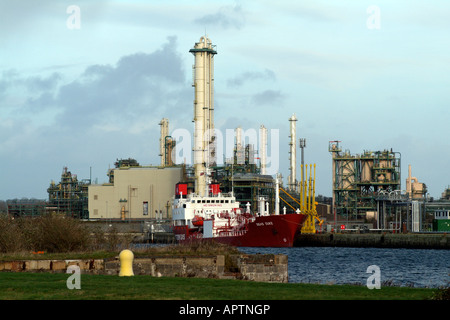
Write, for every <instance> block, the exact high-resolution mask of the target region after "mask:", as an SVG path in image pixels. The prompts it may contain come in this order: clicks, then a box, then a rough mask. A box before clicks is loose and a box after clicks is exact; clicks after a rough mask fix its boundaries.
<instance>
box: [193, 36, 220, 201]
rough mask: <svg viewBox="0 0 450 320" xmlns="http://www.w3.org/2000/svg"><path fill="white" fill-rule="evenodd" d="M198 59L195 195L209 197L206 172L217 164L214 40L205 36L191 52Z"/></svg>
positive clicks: (196, 62) (195, 69)
mask: <svg viewBox="0 0 450 320" xmlns="http://www.w3.org/2000/svg"><path fill="white" fill-rule="evenodd" d="M189 52H191V53H192V54H193V55H194V56H195V64H194V66H193V69H194V70H193V78H194V79H193V84H192V85H193V87H194V91H195V98H194V123H195V128H194V150H193V151H194V171H195V181H196V184H195V192H196V193H197V194H199V195H205V196H206V195H207V191H206V188H207V183H206V179H207V172H206V168H207V167H208V166H209V165H210V164H214V163H215V162H216V160H215V147H214V140H215V139H214V55H215V54H217V51H216V50H215V46H213V45H212V43H211V40H210V39H209V38H208V37H206V36H202V37H201V38H200V41H199V42H197V43H195V45H194V48H192V49H191V50H189Z"/></svg>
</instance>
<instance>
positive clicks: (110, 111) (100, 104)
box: [56, 37, 190, 127]
mask: <svg viewBox="0 0 450 320" xmlns="http://www.w3.org/2000/svg"><path fill="white" fill-rule="evenodd" d="M175 48H176V38H174V37H169V38H168V41H167V43H165V44H164V45H163V46H162V48H161V49H158V50H156V51H154V52H153V53H135V54H131V55H127V56H124V57H122V58H121V59H120V60H119V61H118V62H117V63H116V64H115V65H91V66H89V67H87V68H86V69H85V71H84V73H83V74H82V75H81V76H80V77H79V78H78V79H76V80H74V81H72V82H71V83H68V84H67V85H64V86H62V87H61V88H60V90H59V92H58V94H57V97H56V104H57V105H58V106H60V107H61V108H62V110H63V112H62V113H61V114H60V115H59V117H58V120H59V121H61V122H65V123H69V122H70V123H71V124H72V125H74V126H77V127H84V126H89V125H93V124H95V125H98V126H100V127H101V126H106V127H109V126H111V125H113V126H114V124H116V123H122V127H123V126H126V125H130V124H132V123H133V122H134V121H137V120H141V119H142V117H143V116H144V117H145V116H146V115H148V114H154V115H158V114H163V113H165V112H168V111H169V110H173V109H175V110H177V109H179V108H181V107H182V106H181V105H180V98H181V97H182V98H187V96H186V95H187V89H190V88H189V86H188V85H187V82H186V80H185V76H186V74H185V72H184V69H183V64H182V59H181V57H180V56H179V54H178V52H177V51H176V50H175ZM187 100H188V99H187ZM155 121H156V120H155Z"/></svg>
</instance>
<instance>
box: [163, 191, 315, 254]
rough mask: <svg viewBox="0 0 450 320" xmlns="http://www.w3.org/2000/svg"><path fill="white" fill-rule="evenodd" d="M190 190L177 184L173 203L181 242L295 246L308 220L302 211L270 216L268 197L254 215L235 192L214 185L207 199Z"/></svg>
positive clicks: (176, 228) (259, 204)
mask: <svg viewBox="0 0 450 320" xmlns="http://www.w3.org/2000/svg"><path fill="white" fill-rule="evenodd" d="M277 187H278V184H277ZM183 191H184V194H183ZM186 191H187V188H186V187H185V185H183V184H177V186H176V192H175V194H176V195H175V197H174V201H173V211H172V213H173V215H172V219H173V233H174V235H175V239H176V241H177V242H179V243H186V242H191V241H204V240H206V241H211V240H212V241H215V242H219V243H224V244H228V245H231V246H236V247H292V246H293V245H294V241H295V238H296V236H297V235H298V234H299V233H300V230H301V227H302V224H303V222H304V221H305V219H306V215H305V214H302V213H300V211H299V210H297V212H292V213H286V212H285V210H284V211H283V214H280V213H278V210H277V211H276V213H275V214H270V213H269V212H268V207H269V206H268V202H267V199H266V198H265V197H260V198H259V203H258V210H257V211H258V212H251V210H250V207H251V205H250V203H249V202H247V203H246V204H245V208H243V207H242V206H241V203H240V202H239V201H237V200H236V197H235V196H234V194H233V192H230V193H221V192H220V187H219V185H218V184H213V185H210V188H209V192H208V194H207V195H206V196H200V195H197V194H195V193H190V194H186Z"/></svg>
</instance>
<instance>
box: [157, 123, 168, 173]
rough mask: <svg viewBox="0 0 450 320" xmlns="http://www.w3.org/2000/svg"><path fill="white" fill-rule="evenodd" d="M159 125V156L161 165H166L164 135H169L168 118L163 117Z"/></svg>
mask: <svg viewBox="0 0 450 320" xmlns="http://www.w3.org/2000/svg"><path fill="white" fill-rule="evenodd" d="M159 125H160V126H161V135H160V138H159V156H160V157H161V166H163V167H164V166H165V165H166V137H167V136H169V120H168V119H166V118H163V119H162V120H161V121H160V122H159Z"/></svg>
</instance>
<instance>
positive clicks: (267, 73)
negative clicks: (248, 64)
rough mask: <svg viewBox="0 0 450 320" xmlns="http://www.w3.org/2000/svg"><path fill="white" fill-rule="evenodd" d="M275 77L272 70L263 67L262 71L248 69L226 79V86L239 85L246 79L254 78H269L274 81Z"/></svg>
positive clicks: (252, 79)
mask: <svg viewBox="0 0 450 320" xmlns="http://www.w3.org/2000/svg"><path fill="white" fill-rule="evenodd" d="M275 79H276V77H275V73H274V72H273V71H272V70H269V69H265V70H264V71H262V72H260V71H248V72H243V73H241V74H239V75H237V76H235V77H234V78H231V79H228V80H227V86H228V87H240V86H242V85H243V84H244V83H246V82H248V81H254V80H271V81H274V80H275Z"/></svg>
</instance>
